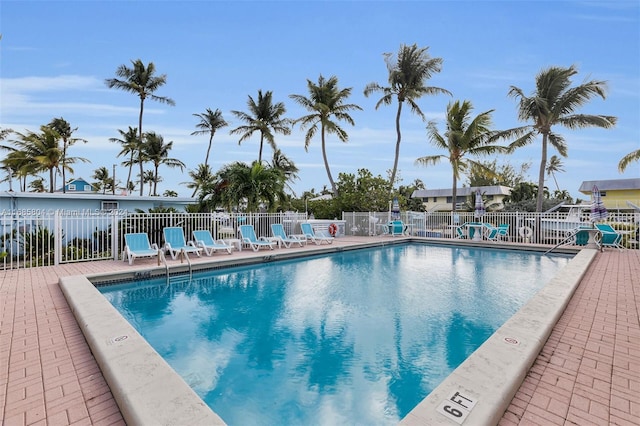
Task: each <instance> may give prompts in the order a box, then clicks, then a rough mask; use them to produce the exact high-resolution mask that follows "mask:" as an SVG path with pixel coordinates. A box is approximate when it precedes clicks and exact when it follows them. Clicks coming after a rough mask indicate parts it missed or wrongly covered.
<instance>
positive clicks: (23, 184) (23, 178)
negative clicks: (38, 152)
mask: <svg viewBox="0 0 640 426" xmlns="http://www.w3.org/2000/svg"><path fill="white" fill-rule="evenodd" d="M0 148H3V149H4V150H6V151H9V152H8V153H7V155H6V156H5V157H4V159H3V160H2V161H0V164H2V169H4V170H6V171H7V174H8V176H7V177H6V178H5V179H3V180H2V182H5V181H8V182H9V190H10V191H12V190H13V189H12V180H13V178H14V177H15V178H17V179H18V186H19V188H20V191H22V192H24V191H26V190H27V177H29V176H33V175H36V174H37V173H38V172H37V171H36V167H35V166H36V163H35V162H33V161H32V160H31V159H30V158H28V157H27V156H26V154H25V153H24V152H23V151H19V150H17V149H16V148H14V147H9V146H1V147H0Z"/></svg>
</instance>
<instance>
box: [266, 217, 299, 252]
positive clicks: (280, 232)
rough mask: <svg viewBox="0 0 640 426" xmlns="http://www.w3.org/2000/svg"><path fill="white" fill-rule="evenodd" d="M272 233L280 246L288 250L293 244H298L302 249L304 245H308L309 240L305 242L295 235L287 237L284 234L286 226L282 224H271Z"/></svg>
mask: <svg viewBox="0 0 640 426" xmlns="http://www.w3.org/2000/svg"><path fill="white" fill-rule="evenodd" d="M271 233H272V234H273V237H274V238H277V239H278V245H283V246H285V247H286V248H289V247H291V245H292V244H298V245H300V247H302V245H303V244H306V242H307V240H303V239H302V238H298V237H296V236H295V235H287V233H286V232H284V226H282V224H281V223H272V224H271Z"/></svg>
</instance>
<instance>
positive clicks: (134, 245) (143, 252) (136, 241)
mask: <svg viewBox="0 0 640 426" xmlns="http://www.w3.org/2000/svg"><path fill="white" fill-rule="evenodd" d="M124 244H125V245H124V251H123V252H122V260H123V261H125V260H129V265H133V261H134V260H135V259H136V258H138V257H157V258H158V265H160V255H161V253H162V252H161V251H160V249H159V248H158V245H157V244H156V243H153V244H151V243H150V242H149V236H148V235H147V234H145V233H144V232H139V233H131V234H124Z"/></svg>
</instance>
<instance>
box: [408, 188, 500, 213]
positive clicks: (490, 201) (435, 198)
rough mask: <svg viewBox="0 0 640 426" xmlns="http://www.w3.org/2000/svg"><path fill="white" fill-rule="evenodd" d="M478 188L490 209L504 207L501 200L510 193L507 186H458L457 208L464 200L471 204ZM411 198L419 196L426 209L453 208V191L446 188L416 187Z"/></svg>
mask: <svg viewBox="0 0 640 426" xmlns="http://www.w3.org/2000/svg"><path fill="white" fill-rule="evenodd" d="M478 189H479V190H480V193H481V194H482V197H483V199H484V201H485V205H486V207H487V208H488V209H490V210H500V209H502V208H504V204H503V203H502V200H504V198H505V197H507V196H509V195H510V194H511V188H509V187H507V186H500V185H495V186H476V187H464V188H458V189H457V190H456V191H457V193H456V203H457V204H458V209H459V208H460V207H461V206H462V205H464V203H465V202H467V201H470V202H471V203H472V205H473V202H474V200H473V198H471V199H470V198H469V197H471V196H473V195H474V194H475V192H476V190H478ZM411 198H421V199H422V204H423V205H424V207H425V209H426V210H427V211H451V210H453V191H452V190H451V188H447V189H418V190H415V191H413V194H411Z"/></svg>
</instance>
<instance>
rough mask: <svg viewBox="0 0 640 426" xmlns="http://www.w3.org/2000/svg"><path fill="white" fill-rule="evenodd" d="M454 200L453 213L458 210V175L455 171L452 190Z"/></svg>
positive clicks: (452, 200)
mask: <svg viewBox="0 0 640 426" xmlns="http://www.w3.org/2000/svg"><path fill="white" fill-rule="evenodd" d="M451 193H452V197H453V198H452V199H451V202H452V203H453V209H452V210H453V212H454V213H455V212H456V210H457V208H458V178H457V177H456V173H455V170H454V172H453V188H452V191H451Z"/></svg>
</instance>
